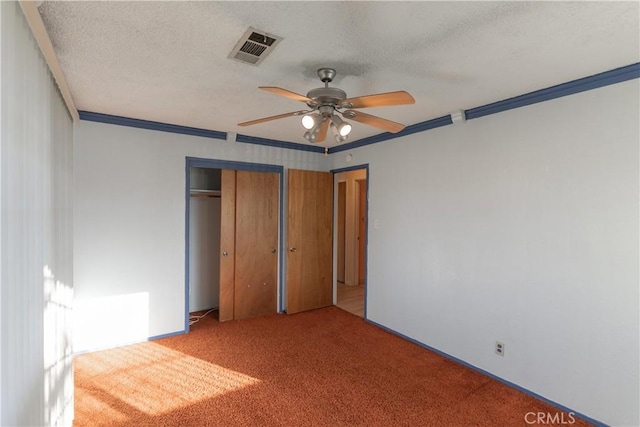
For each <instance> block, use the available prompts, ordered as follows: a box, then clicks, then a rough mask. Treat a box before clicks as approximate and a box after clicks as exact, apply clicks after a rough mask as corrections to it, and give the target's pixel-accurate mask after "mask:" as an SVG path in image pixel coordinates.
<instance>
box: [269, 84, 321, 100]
mask: <svg viewBox="0 0 640 427" xmlns="http://www.w3.org/2000/svg"><path fill="white" fill-rule="evenodd" d="M259 89H262V90H266V91H267V92H271V93H275V94H276V95H280V96H284V97H285V98H289V99H293V100H294V101H302V102H311V99H310V98H307V97H306V96H303V95H300V94H299V93H295V92H291V91H290V90H287V89H282V88H281V87H273V86H259Z"/></svg>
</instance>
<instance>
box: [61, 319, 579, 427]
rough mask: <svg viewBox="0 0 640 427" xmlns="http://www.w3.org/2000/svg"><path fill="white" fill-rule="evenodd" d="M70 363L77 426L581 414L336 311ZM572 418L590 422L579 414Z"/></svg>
mask: <svg viewBox="0 0 640 427" xmlns="http://www.w3.org/2000/svg"><path fill="white" fill-rule="evenodd" d="M74 369H75V385H76V389H75V411H76V417H75V421H74V425H75V426H284V425H287V426H353V425H361V426H526V425H529V424H527V420H526V419H525V417H526V416H527V414H528V413H536V414H537V413H538V412H541V413H545V414H547V413H548V414H551V415H552V416H555V414H559V415H558V416H557V417H556V419H557V420H560V419H562V420H564V424H565V425H566V424H567V422H568V421H570V420H572V419H573V418H571V416H570V415H569V414H566V413H564V414H563V413H561V412H560V411H559V410H558V409H556V408H554V407H553V406H550V405H548V404H546V403H544V402H542V401H539V400H537V399H535V398H533V397H530V396H528V395H526V394H524V393H522V392H520V391H517V390H515V389H512V388H510V387H508V386H506V385H504V384H502V383H500V382H498V381H496V380H493V379H491V378H489V377H486V376H484V375H482V374H480V373H477V372H475V371H473V370H471V369H469V368H466V367H464V366H461V365H459V364H457V363H454V362H452V361H450V360H448V359H445V358H443V357H441V356H439V355H437V354H434V353H433V352H430V351H428V350H425V349H424V348H421V347H419V346H417V345H415V344H413V343H410V342H408V341H405V340H403V339H401V338H399V337H396V336H395V335H392V334H390V333H388V332H386V331H383V330H382V329H380V328H377V327H375V326H373V325H371V324H368V323H366V322H364V321H363V320H362V319H360V318H358V317H356V316H353V315H351V314H349V313H347V312H344V311H342V310H340V309H338V308H336V307H329V308H325V309H321V310H315V311H311V312H306V313H300V314H296V315H291V316H289V315H278V314H273V315H267V316H262V317H259V318H254V319H248V320H242V321H238V322H235V321H231V322H226V323H218V321H217V320H216V319H215V316H212V315H209V316H207V317H205V318H203V319H202V320H200V322H198V323H196V324H194V325H193V326H192V327H191V332H190V333H189V334H188V335H181V336H176V337H171V338H165V339H161V340H157V341H152V342H147V343H142V344H135V345H131V346H127V347H121V348H117V349H113V350H106V351H101V352H95V353H89V354H84V355H80V356H77V357H76V358H75V362H74ZM528 417H529V418H528V421H531V420H534V419H535V418H534V416H533V415H529V416H528ZM551 419H553V418H551ZM536 425H544V424H536ZM572 425H573V426H585V425H589V424H587V423H586V422H584V421H583V420H581V419H578V418H577V417H575V422H574V423H572Z"/></svg>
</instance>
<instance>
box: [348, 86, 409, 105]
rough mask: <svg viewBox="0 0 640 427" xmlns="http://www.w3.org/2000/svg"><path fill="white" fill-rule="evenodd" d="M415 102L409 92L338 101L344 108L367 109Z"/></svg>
mask: <svg viewBox="0 0 640 427" xmlns="http://www.w3.org/2000/svg"><path fill="white" fill-rule="evenodd" d="M415 102H416V100H415V99H413V96H411V95H410V94H409V92H405V91H404V90H400V91H398V92H387V93H379V94H377V95H365V96H358V97H355V98H347V99H345V100H342V101H340V106H341V107H345V108H369V107H385V106H389V105H405V104H414V103H415Z"/></svg>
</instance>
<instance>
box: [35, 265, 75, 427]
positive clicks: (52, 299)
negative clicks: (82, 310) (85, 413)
mask: <svg viewBox="0 0 640 427" xmlns="http://www.w3.org/2000/svg"><path fill="white" fill-rule="evenodd" d="M42 273H43V282H44V283H43V286H44V313H43V314H44V315H43V322H44V323H43V331H44V337H43V341H44V342H43V350H44V354H43V357H44V408H45V413H44V420H45V424H47V425H57V424H64V423H65V422H66V421H65V420H71V419H73V398H72V397H73V373H72V369H73V363H72V357H73V352H72V348H71V334H70V332H71V313H72V308H73V289H72V288H71V287H69V286H67V285H66V284H64V283H62V282H60V281H59V280H56V278H55V275H54V274H53V272H52V271H51V269H50V268H49V266H45V267H44V268H43V272H42Z"/></svg>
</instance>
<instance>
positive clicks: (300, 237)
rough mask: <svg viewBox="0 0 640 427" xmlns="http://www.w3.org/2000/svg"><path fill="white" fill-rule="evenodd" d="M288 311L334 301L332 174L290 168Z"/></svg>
mask: <svg viewBox="0 0 640 427" xmlns="http://www.w3.org/2000/svg"><path fill="white" fill-rule="evenodd" d="M288 191H289V196H288V204H289V211H288V228H287V235H288V243H289V244H288V247H289V251H288V253H287V313H290V314H292V313H297V312H300V311H305V310H312V309H314V308H320V307H326V306H328V305H331V304H332V303H333V285H332V278H333V269H332V265H333V257H332V254H333V248H332V238H333V177H332V175H331V174H330V173H329V172H313V171H303V170H293V169H290V170H289V178H288Z"/></svg>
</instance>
